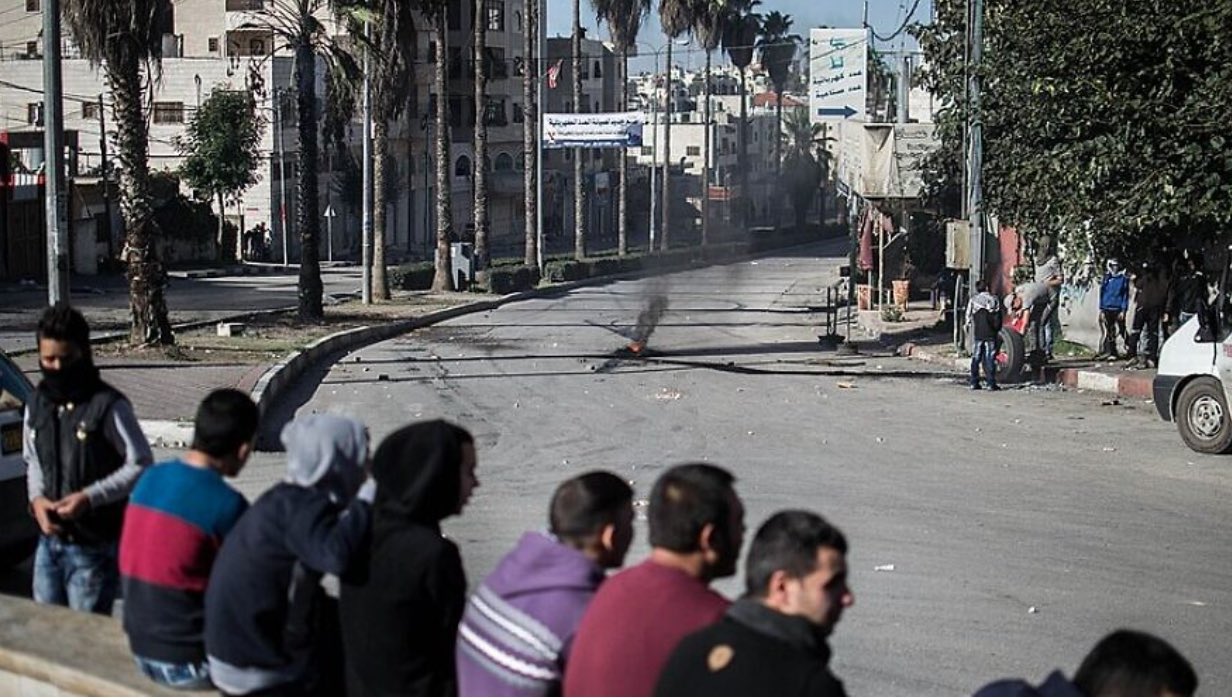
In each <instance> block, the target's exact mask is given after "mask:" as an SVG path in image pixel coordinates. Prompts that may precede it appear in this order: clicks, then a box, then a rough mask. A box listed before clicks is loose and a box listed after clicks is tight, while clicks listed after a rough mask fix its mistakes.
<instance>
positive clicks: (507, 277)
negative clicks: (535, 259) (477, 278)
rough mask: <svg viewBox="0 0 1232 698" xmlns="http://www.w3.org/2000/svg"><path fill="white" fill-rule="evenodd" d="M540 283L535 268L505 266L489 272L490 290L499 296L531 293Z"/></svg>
mask: <svg viewBox="0 0 1232 698" xmlns="http://www.w3.org/2000/svg"><path fill="white" fill-rule="evenodd" d="M538 283H539V271H538V270H537V269H535V268H534V267H527V266H510V265H504V266H501V267H499V268H496V269H492V270H490V271H489V272H488V290H489V291H491V292H492V293H495V294H498V295H502V296H503V295H505V294H507V293H516V292H518V291H529V290H530V289H532V288H534V287H535V286H536V285H537V284H538Z"/></svg>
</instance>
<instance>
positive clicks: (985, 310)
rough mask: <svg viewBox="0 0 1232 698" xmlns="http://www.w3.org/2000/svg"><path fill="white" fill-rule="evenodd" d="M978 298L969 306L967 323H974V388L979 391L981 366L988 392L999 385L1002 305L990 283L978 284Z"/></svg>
mask: <svg viewBox="0 0 1232 698" xmlns="http://www.w3.org/2000/svg"><path fill="white" fill-rule="evenodd" d="M975 292H976V293H975V296H973V297H972V298H971V300H970V302H968V303H967V321H968V322H969V323H970V324H971V341H972V343H971V389H972V390H979V389H980V366H983V367H984V378H985V379H986V380H987V381H988V389H989V390H1000V389H1001V387H1000V386H998V385H997V337H998V335H1000V333H1001V303H1000V302H999V301H998V300H997V297H996V296H994V295H992V294H991V293H989V292H988V282H987V281H984V280H983V279H980V280H979V281H977V282H975Z"/></svg>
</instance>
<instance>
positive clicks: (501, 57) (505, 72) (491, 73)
mask: <svg viewBox="0 0 1232 698" xmlns="http://www.w3.org/2000/svg"><path fill="white" fill-rule="evenodd" d="M487 56H488V77H490V78H492V79H493V80H504V79H505V78H507V77H509V64H508V63H507V62H506V61H505V49H503V48H493V47H488V50H487Z"/></svg>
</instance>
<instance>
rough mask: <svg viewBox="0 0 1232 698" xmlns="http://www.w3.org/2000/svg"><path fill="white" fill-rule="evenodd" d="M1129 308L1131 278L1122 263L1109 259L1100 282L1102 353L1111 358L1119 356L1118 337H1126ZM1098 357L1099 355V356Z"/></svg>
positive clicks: (1127, 342)
mask: <svg viewBox="0 0 1232 698" xmlns="http://www.w3.org/2000/svg"><path fill="white" fill-rule="evenodd" d="M1128 310H1129V278H1128V277H1126V276H1125V270H1123V269H1121V263H1120V262H1118V261H1117V260H1115V259H1110V260H1108V263H1107V266H1106V267H1105V272H1104V279H1103V281H1101V282H1100V284H1099V324H1100V329H1102V330H1103V342H1101V346H1100V354H1101V355H1102V356H1105V357H1108V358H1110V359H1116V358H1118V357H1119V353H1118V352H1117V338H1118V337H1120V338H1122V339H1125V343H1126V345H1127V346H1128V344H1129V340H1128V339H1126V338H1125V313H1126V311H1128ZM1097 358H1098V357H1097Z"/></svg>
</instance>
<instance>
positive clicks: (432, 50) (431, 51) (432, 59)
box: [427, 41, 436, 63]
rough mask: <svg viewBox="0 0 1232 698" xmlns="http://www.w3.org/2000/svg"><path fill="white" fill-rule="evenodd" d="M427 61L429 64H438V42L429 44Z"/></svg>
mask: <svg viewBox="0 0 1232 698" xmlns="http://www.w3.org/2000/svg"><path fill="white" fill-rule="evenodd" d="M427 59H428V63H436V42H435V41H429V42H428V55H427Z"/></svg>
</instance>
